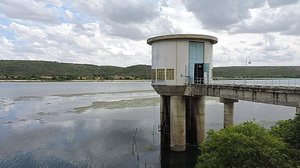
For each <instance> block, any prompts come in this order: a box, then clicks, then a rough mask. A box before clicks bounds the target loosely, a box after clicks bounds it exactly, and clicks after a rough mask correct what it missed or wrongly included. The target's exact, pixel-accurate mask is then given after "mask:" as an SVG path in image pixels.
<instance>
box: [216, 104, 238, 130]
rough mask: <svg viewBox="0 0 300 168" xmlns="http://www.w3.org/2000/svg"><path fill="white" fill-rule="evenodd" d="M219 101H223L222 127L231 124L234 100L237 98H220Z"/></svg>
mask: <svg viewBox="0 0 300 168" xmlns="http://www.w3.org/2000/svg"><path fill="white" fill-rule="evenodd" d="M220 102H221V103H224V128H226V127H229V126H232V125H233V112H234V102H238V100H234V99H225V98H220Z"/></svg>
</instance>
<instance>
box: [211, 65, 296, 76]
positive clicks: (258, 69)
mask: <svg viewBox="0 0 300 168" xmlns="http://www.w3.org/2000/svg"><path fill="white" fill-rule="evenodd" d="M213 76H214V77H224V78H245V77H246V78H300V66H247V67H245V66H233V67H215V68H214V69H213Z"/></svg>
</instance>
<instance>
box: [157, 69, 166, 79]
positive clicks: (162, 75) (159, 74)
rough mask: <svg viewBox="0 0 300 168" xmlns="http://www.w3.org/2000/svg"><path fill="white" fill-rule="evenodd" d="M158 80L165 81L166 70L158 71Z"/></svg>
mask: <svg viewBox="0 0 300 168" xmlns="http://www.w3.org/2000/svg"><path fill="white" fill-rule="evenodd" d="M157 80H165V69H157Z"/></svg>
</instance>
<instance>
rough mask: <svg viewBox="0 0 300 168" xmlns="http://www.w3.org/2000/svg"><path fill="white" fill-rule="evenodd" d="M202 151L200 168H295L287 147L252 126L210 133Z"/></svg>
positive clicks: (246, 123) (265, 131)
mask: <svg viewBox="0 0 300 168" xmlns="http://www.w3.org/2000/svg"><path fill="white" fill-rule="evenodd" d="M200 149H201V155H200V157H199V158H198V164H197V166H196V167H197V168H202V167H205V168H207V167H208V168H210V167H211V168H214V167H216V168H219V167H245V168H246V167H249V168H250V167H251V168H252V167H292V163H291V161H289V158H288V156H287V155H286V153H287V150H288V148H287V145H286V143H284V142H283V141H282V140H281V138H279V137H276V136H273V135H271V134H270V133H269V131H268V130H267V129H265V128H263V127H261V126H259V125H257V124H254V123H252V122H245V123H243V124H241V125H237V126H233V127H228V128H225V129H222V130H220V131H209V132H208V136H207V139H206V140H205V142H204V143H202V144H201V145H200Z"/></svg>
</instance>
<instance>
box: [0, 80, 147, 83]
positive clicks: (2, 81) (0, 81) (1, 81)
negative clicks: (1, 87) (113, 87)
mask: <svg viewBox="0 0 300 168" xmlns="http://www.w3.org/2000/svg"><path fill="white" fill-rule="evenodd" d="M5 82H151V80H62V81H59V80H0V83H5Z"/></svg>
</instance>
